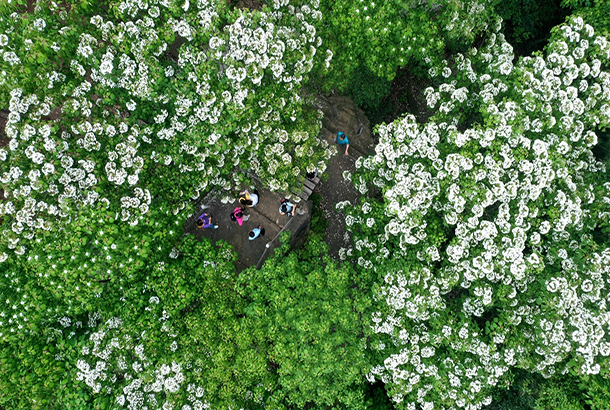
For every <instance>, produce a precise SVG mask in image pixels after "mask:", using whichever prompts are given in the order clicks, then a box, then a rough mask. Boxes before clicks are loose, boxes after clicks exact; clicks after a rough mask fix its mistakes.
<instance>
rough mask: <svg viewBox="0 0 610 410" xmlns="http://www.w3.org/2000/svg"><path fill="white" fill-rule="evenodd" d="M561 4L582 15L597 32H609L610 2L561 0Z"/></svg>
mask: <svg viewBox="0 0 610 410" xmlns="http://www.w3.org/2000/svg"><path fill="white" fill-rule="evenodd" d="M561 4H562V6H564V7H569V8H571V9H573V10H574V14H577V15H580V16H582V17H583V18H584V19H585V20H586V21H587V22H588V23H589V24H591V25H592V26H593V27H595V29H596V30H597V32H599V33H602V34H605V35H608V34H609V33H610V2H609V1H608V0H563V1H562V2H561Z"/></svg>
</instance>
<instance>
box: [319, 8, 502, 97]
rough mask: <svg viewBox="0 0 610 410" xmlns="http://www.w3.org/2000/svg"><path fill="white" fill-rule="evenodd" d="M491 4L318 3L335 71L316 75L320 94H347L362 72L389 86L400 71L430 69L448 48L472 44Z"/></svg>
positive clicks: (488, 17) (487, 18)
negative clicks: (336, 91)
mask: <svg viewBox="0 0 610 410" xmlns="http://www.w3.org/2000/svg"><path fill="white" fill-rule="evenodd" d="M492 4H493V2H492V1H487V0H485V1H477V2H472V1H461V0H452V1H446V2H442V3H432V2H405V1H397V0H379V1H375V2H368V3H363V2H354V1H352V0H336V1H323V2H321V4H320V10H321V11H322V12H323V14H324V15H325V16H332V18H327V19H325V20H323V23H324V24H323V25H321V26H319V30H320V35H321V37H322V40H323V43H324V44H325V47H328V48H329V49H330V50H332V52H333V53H334V57H333V62H332V64H333V65H334V67H335V69H334V70H331V71H330V72H328V73H327V74H326V75H323V74H322V73H319V74H318V76H320V80H321V81H323V82H321V83H320V86H321V87H322V89H324V90H331V89H334V88H338V89H341V90H344V89H349V88H350V84H349V81H350V80H351V79H352V78H353V77H354V75H356V76H358V73H357V72H356V71H357V70H359V69H360V67H366V68H367V69H368V70H369V71H370V72H372V73H373V74H374V75H375V76H378V77H381V78H386V79H387V80H389V81H391V80H392V79H393V78H394V76H395V75H396V71H397V69H398V68H399V67H405V66H407V65H410V64H412V63H415V64H416V65H423V66H425V67H429V66H431V65H433V64H434V62H437V61H438V60H439V59H440V56H442V55H443V53H444V51H445V48H446V46H447V44H452V43H454V42H456V41H459V42H466V43H468V42H472V41H473V40H474V39H475V38H476V37H477V35H478V34H479V33H481V32H483V31H484V30H485V29H486V28H487V24H488V23H489V21H491V20H492V17H493V7H492V6H491V5H492Z"/></svg>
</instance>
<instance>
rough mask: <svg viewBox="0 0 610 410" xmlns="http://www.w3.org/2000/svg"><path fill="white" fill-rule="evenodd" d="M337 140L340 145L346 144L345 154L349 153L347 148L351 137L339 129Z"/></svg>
mask: <svg viewBox="0 0 610 410" xmlns="http://www.w3.org/2000/svg"><path fill="white" fill-rule="evenodd" d="M335 142H336V143H337V144H338V145H345V155H349V154H348V153H347V150H348V149H349V139H348V138H347V135H345V134H344V133H343V132H341V131H339V132H338V133H337V136H336V137H335Z"/></svg>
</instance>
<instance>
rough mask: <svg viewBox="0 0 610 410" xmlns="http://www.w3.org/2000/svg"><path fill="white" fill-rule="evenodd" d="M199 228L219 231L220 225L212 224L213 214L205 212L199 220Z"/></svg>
mask: <svg viewBox="0 0 610 410" xmlns="http://www.w3.org/2000/svg"><path fill="white" fill-rule="evenodd" d="M197 228H212V229H218V225H214V224H213V223H212V214H208V213H207V212H204V213H203V214H201V215H200V216H199V218H197Z"/></svg>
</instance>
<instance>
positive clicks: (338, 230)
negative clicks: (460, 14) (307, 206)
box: [316, 96, 374, 259]
mask: <svg viewBox="0 0 610 410" xmlns="http://www.w3.org/2000/svg"><path fill="white" fill-rule="evenodd" d="M316 106H317V108H319V109H321V110H322V111H323V112H324V119H323V120H322V124H323V128H322V131H321V137H322V138H324V139H326V141H328V143H329V144H334V141H333V138H334V136H335V135H336V133H337V131H342V132H344V133H345V134H346V135H347V136H348V138H349V141H350V147H349V156H345V155H344V153H343V149H342V148H341V149H339V153H338V154H337V155H335V156H334V157H333V158H331V159H330V160H329V162H328V167H327V169H326V171H325V172H324V174H323V175H321V180H322V182H320V184H319V185H318V187H317V189H318V190H319V192H320V194H321V195H322V202H321V206H322V208H323V209H324V214H325V217H326V220H327V221H328V226H327V228H326V236H325V241H326V243H327V244H328V246H329V252H330V255H331V256H332V257H333V258H335V259H339V250H340V249H341V248H349V247H350V246H351V237H350V235H349V232H347V230H346V227H345V214H344V213H343V212H342V211H337V210H336V209H335V205H336V204H337V203H338V202H342V201H349V202H350V203H351V204H352V205H354V204H356V203H358V201H359V200H360V196H361V195H360V192H358V191H357V190H356V188H355V187H354V186H353V184H352V183H351V181H349V180H348V179H345V178H344V176H343V173H344V172H347V173H349V174H350V175H352V176H353V175H354V172H355V170H356V166H355V161H356V159H357V158H359V157H361V156H366V155H369V154H372V153H373V152H374V142H373V139H372V136H371V128H370V123H369V120H368V119H367V118H366V116H365V115H364V112H363V111H362V110H361V109H359V108H358V107H356V106H355V105H354V103H353V101H352V100H351V99H350V98H348V97H341V96H331V97H328V98H326V97H318V99H317V101H316Z"/></svg>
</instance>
